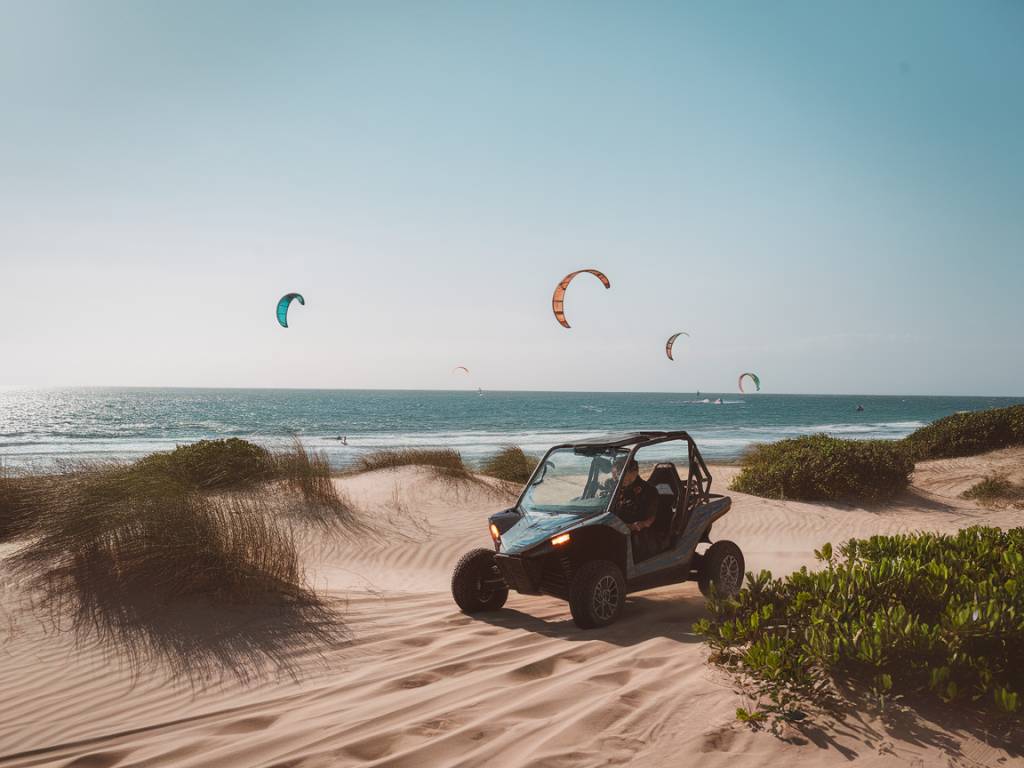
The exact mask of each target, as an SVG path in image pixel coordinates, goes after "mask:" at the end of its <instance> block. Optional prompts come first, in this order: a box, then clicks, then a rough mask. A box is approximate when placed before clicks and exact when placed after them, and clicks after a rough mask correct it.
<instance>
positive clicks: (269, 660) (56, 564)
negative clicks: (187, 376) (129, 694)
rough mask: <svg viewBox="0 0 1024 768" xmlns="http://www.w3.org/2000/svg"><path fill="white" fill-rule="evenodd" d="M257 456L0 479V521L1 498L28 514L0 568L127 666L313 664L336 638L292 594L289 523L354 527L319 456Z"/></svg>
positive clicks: (334, 617)
mask: <svg viewBox="0 0 1024 768" xmlns="http://www.w3.org/2000/svg"><path fill="white" fill-rule="evenodd" d="M205 442H207V443H210V442H214V441H205ZM222 442H226V441H222ZM239 442H243V441H239ZM253 447H255V446H253ZM262 450H263V449H258V451H252V450H249V449H248V448H245V447H239V446H238V445H234V446H230V447H229V453H224V452H222V451H221V449H220V448H219V447H217V448H213V449H209V447H208V446H201V448H200V449H198V450H195V451H189V452H187V453H182V452H180V451H181V449H178V451H174V452H171V453H170V454H157V455H155V456H150V457H146V458H145V459H143V460H141V461H138V462H135V463H134V464H124V463H117V462H81V463H77V464H74V463H65V464H64V465H63V466H62V467H61V471H59V472H57V473H54V474H49V475H47V476H46V477H45V478H35V480H37V481H36V482H33V478H32V477H18V478H10V477H8V476H6V475H4V476H0V511H2V510H5V509H7V507H8V506H11V502H10V500H11V499H14V500H15V501H14V503H13V505H14V508H15V509H21V508H31V509H32V510H33V517H32V521H31V530H30V533H29V534H28V535H27V536H26V540H25V543H24V544H23V545H22V546H21V548H20V549H18V550H17V551H16V552H15V554H14V555H13V556H11V557H10V558H9V559H8V562H7V563H5V567H10V569H11V570H12V572H14V573H16V574H17V575H18V576H20V580H21V582H22V583H23V584H24V585H25V586H26V587H27V590H28V594H30V595H31V597H32V599H33V601H34V603H35V605H36V606H37V607H39V608H41V609H42V610H43V612H44V615H45V614H48V615H49V616H50V618H51V619H52V620H53V622H54V624H55V625H57V626H58V627H64V626H70V627H71V628H72V629H74V630H75V631H76V632H77V633H79V634H82V635H86V636H88V637H96V638H99V639H100V640H101V641H105V642H106V647H107V649H108V650H109V651H112V652H115V653H116V655H117V657H118V658H120V659H122V660H127V661H128V663H129V664H131V665H133V666H140V665H142V664H143V663H146V662H149V661H155V660H160V661H162V662H166V663H168V664H169V665H170V667H171V670H172V671H173V672H174V673H177V674H180V675H183V676H185V677H187V678H188V679H191V680H192V681H193V683H197V682H201V681H202V680H204V679H206V678H208V677H209V676H211V675H214V674H217V673H221V672H225V671H227V672H230V673H233V674H234V675H235V676H236V677H239V678H243V679H244V678H248V677H250V676H252V675H253V674H257V673H258V672H261V671H264V670H267V669H276V670H278V671H281V670H285V671H293V673H294V670H293V667H292V664H293V661H294V659H295V658H296V656H295V653H294V650H293V649H295V648H302V649H304V650H306V651H313V653H314V655H315V654H316V653H322V652H324V651H326V650H327V649H329V648H330V647H332V646H334V645H336V644H337V643H339V642H342V641H344V640H345V638H346V630H345V625H344V623H343V621H342V620H341V618H340V616H339V615H338V614H337V612H336V611H335V609H334V607H333V605H332V603H330V602H329V601H327V600H325V599H323V598H321V597H320V596H319V595H318V594H317V593H316V592H315V591H314V590H313V589H312V587H311V586H310V585H309V584H308V583H307V582H306V577H305V572H304V569H303V567H302V563H301V559H300V556H299V551H298V547H297V545H296V540H295V532H294V530H293V528H292V526H291V524H290V523H291V522H293V521H294V519H295V518H296V517H297V518H299V519H300V521H301V522H309V523H313V524H316V525H320V526H328V525H330V526H336V525H339V524H340V526H342V527H344V528H346V529H347V531H348V532H349V533H350V534H354V533H357V532H361V531H362V530H363V529H362V528H361V527H360V525H361V524H360V521H359V515H358V514H357V512H356V510H354V509H353V508H352V506H351V505H350V504H349V503H348V501H347V500H346V499H345V498H344V497H343V496H342V495H340V494H339V493H338V491H337V489H335V487H334V485H333V483H332V482H331V478H330V468H329V466H328V464H327V460H326V458H325V457H324V456H322V455H320V454H316V453H309V452H307V451H306V450H305V448H304V447H303V446H302V444H301V443H299V442H298V441H296V442H295V444H294V445H293V446H292V449H291V450H290V451H287V452H282V453H276V454H271V453H269V452H263V453H260V451H262ZM168 456H170V457H172V458H170V459H168V458H167V457H168ZM182 456H186V457H187V459H188V460H187V461H180V458H181V457H182ZM211 456H213V457H214V458H213V459H211V458H210V457H211ZM225 456H226V457H227V458H228V459H229V460H228V461H226V462H225V461H221V459H223V458H224V457H225ZM239 456H241V457H243V458H244V457H253V458H255V459H256V461H258V462H259V466H258V472H255V473H254V472H252V470H253V469H254V468H257V464H256V463H255V462H252V463H249V462H248V461H243V462H241V463H235V462H234V458H237V457H239ZM196 457H199V459H202V460H198V461H193V460H194V459H195V458H196ZM225 467H227V468H228V469H230V470H231V471H225ZM225 487H228V488H231V489H232V490H229V491H226V490H223V489H224V488H225ZM12 489H14V490H13V491H12ZM211 489H217V490H211ZM282 511H287V513H288V517H289V518H290V519H288V520H285V519H284V517H283V516H282V514H281V513H282Z"/></svg>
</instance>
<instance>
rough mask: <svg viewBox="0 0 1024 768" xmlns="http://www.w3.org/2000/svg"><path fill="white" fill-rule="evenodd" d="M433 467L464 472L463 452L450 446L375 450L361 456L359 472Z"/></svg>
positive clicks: (357, 469)
mask: <svg viewBox="0 0 1024 768" xmlns="http://www.w3.org/2000/svg"><path fill="white" fill-rule="evenodd" d="M411 466H415V467H433V468H435V469H439V470H444V471H448V472H464V471H466V465H465V464H464V463H463V461H462V454H460V453H459V452H458V451H455V450H452V449H450V448H395V449H392V450H386V451H373V452H372V453H367V454H365V455H363V456H360V457H359V461H358V462H356V471H357V472H375V471H377V470H380V469H394V468H396V467H411Z"/></svg>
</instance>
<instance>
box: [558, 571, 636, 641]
mask: <svg viewBox="0 0 1024 768" xmlns="http://www.w3.org/2000/svg"><path fill="white" fill-rule="evenodd" d="M625 602H626V580H625V578H623V576H622V571H621V570H620V569H619V566H617V565H616V564H615V563H613V562H611V561H610V560H595V561H593V562H590V563H587V564H586V565H584V566H583V567H582V568H580V569H579V570H578V571H577V572H576V575H575V576H574V577H573V579H572V583H571V584H570V585H569V610H570V611H571V612H572V618H573V621H575V622H576V626H577V627H579V628H580V629H590V628H592V627H604V626H607V625H608V624H611V623H612V622H613V621H615V620H616V619H617V618H619V614H620V613H622V606H623V605H624V604H625Z"/></svg>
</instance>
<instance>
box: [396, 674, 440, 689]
mask: <svg viewBox="0 0 1024 768" xmlns="http://www.w3.org/2000/svg"><path fill="white" fill-rule="evenodd" d="M440 679H441V676H440V675H439V674H437V673H436V672H423V673H420V674H418V675H410V676H409V677H405V678H402V679H401V680H398V681H397V683H396V686H397V687H398V688H405V689H409V688H422V687H423V686H425V685H430V684H431V683H436V682H437V681H438V680H440Z"/></svg>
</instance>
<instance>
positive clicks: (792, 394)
mask: <svg viewBox="0 0 1024 768" xmlns="http://www.w3.org/2000/svg"><path fill="white" fill-rule="evenodd" d="M67 389H81V390H88V389H112V390H116V389H121V390H159V389H180V390H206V391H236V392H246V391H250V392H251V391H256V392H431V393H452V394H462V393H473V392H476V391H477V390H478V389H479V390H481V391H483V392H485V393H486V392H493V393H500V394H511V393H515V394H535V395H556V394H575V395H688V394H708V395H711V394H715V395H739V396H742V397H961V398H973V399H999V400H1014V399H1024V394H1019V395H976V394H975V395H969V394H941V395H940V394H913V393H894V394H884V393H869V392H737V391H735V390H713V389H711V390H601V389H483V388H482V387H477V388H472V387H471V388H465V389H432V388H421V387H254V386H203V385H198V386H195V385H187V384H160V385H151V384H56V385H43V386H39V385H32V384H0V392H2V391H5V390H6V391H11V390H44V391H45V390H67Z"/></svg>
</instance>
